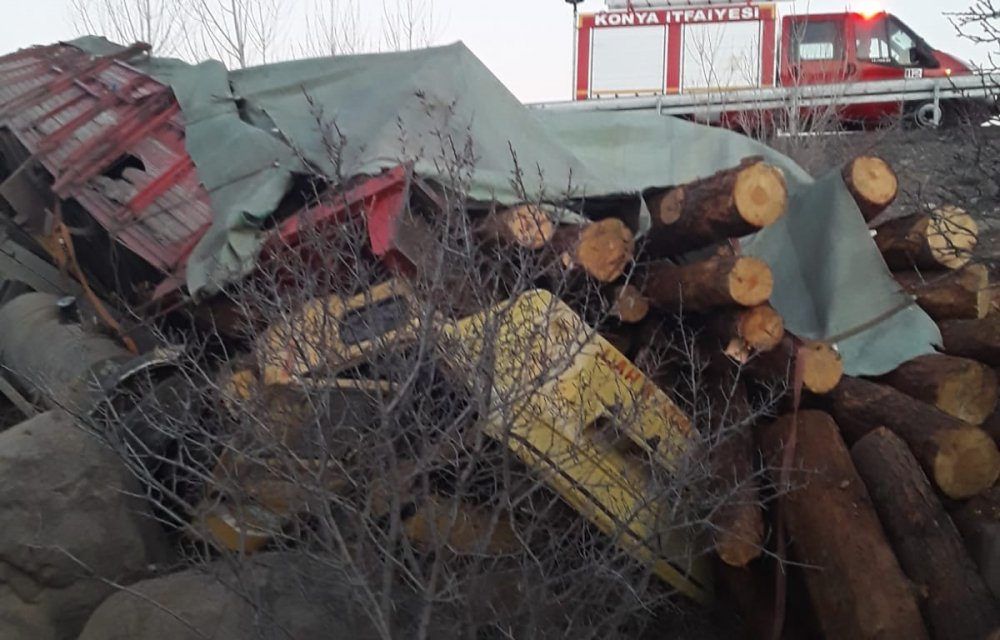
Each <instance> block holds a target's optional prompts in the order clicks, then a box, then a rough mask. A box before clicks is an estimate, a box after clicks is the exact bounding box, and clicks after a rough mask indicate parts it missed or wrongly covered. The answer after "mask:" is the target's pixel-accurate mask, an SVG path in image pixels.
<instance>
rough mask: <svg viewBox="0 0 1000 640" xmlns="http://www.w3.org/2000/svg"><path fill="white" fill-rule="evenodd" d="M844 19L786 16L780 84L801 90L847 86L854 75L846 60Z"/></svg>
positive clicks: (849, 62)
mask: <svg viewBox="0 0 1000 640" xmlns="http://www.w3.org/2000/svg"><path fill="white" fill-rule="evenodd" d="M846 27H847V20H846V18H845V16H843V15H826V16H788V17H786V18H785V19H784V25H783V29H782V40H783V42H782V49H783V50H784V51H785V52H786V55H785V60H784V63H785V64H783V65H782V78H781V81H782V84H783V85H785V86H793V87H794V86H801V85H811V84H830V83H838V82H846V81H848V80H850V79H852V78H853V77H854V75H855V74H856V73H857V65H855V64H854V63H852V62H851V61H850V60H849V56H848V50H847V46H846V45H847V38H846Z"/></svg>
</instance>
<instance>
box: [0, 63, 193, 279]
mask: <svg viewBox="0 0 1000 640" xmlns="http://www.w3.org/2000/svg"><path fill="white" fill-rule="evenodd" d="M147 50H148V46H147V45H143V44H138V45H133V46H132V47H129V48H128V49H125V50H124V51H122V52H120V53H118V54H115V55H111V56H104V57H94V56H91V55H90V54H88V53H86V52H84V51H82V50H80V49H78V48H76V47H73V46H70V45H67V44H59V45H52V46H46V47H34V48H30V49H24V50H21V51H18V52H16V53H13V54H10V55H8V56H4V57H2V58H0V127H3V128H7V129H9V130H10V131H11V133H13V134H14V136H15V137H17V139H18V140H19V141H20V142H21V144H23V145H24V146H25V148H26V149H27V150H28V152H29V153H31V154H32V157H33V159H35V160H37V161H38V162H40V163H41V165H42V166H44V167H45V169H46V170H47V171H48V172H49V173H50V174H51V175H52V177H53V180H54V182H53V185H52V189H53V191H54V192H55V193H56V194H57V195H58V196H60V197H62V198H73V199H75V200H76V201H77V202H79V203H80V204H81V205H82V206H83V207H84V208H85V209H86V210H87V212H88V213H90V215H92V216H93V217H94V219H95V220H97V222H98V223H100V224H101V225H102V226H104V227H105V228H106V229H107V230H108V232H109V234H110V235H111V236H112V237H113V238H115V239H116V240H117V241H118V242H120V243H121V244H122V245H124V246H125V247H127V248H128V249H130V250H131V251H133V252H134V253H135V254H137V255H138V256H140V257H141V258H143V259H144V260H145V261H147V262H148V263H149V264H150V265H152V266H154V267H156V268H157V269H159V270H160V271H161V272H162V273H163V274H164V276H166V280H167V281H170V282H171V283H173V285H174V288H176V287H178V286H180V285H181V284H182V282H183V279H182V278H179V277H177V276H179V275H180V274H182V273H183V270H184V264H185V262H186V260H187V257H188V255H189V254H190V252H191V250H192V248H193V247H194V246H195V244H197V241H198V239H199V238H201V236H202V235H204V233H205V231H207V229H208V227H209V226H210V225H211V222H212V211H211V206H210V204H209V195H208V192H207V191H206V190H205V189H204V187H203V186H202V185H201V183H200V182H199V180H198V176H197V172H196V171H195V170H194V164H193V162H192V161H191V158H190V156H188V154H187V151H186V149H185V146H184V119H183V115H182V114H181V112H180V109H179V107H178V104H177V101H176V100H175V98H174V96H173V93H172V91H171V90H170V88H169V87H168V86H167V85H165V84H163V83H161V82H159V81H157V80H156V79H154V78H152V77H151V76H149V75H147V74H144V73H142V72H141V71H139V70H138V69H136V68H134V67H132V66H130V65H128V64H126V63H125V62H123V60H127V59H130V58H132V57H133V56H135V55H136V54H139V53H143V52H145V51H147ZM112 170H114V173H113V174H112V173H111V171H112ZM166 293H168V291H161V294H166Z"/></svg>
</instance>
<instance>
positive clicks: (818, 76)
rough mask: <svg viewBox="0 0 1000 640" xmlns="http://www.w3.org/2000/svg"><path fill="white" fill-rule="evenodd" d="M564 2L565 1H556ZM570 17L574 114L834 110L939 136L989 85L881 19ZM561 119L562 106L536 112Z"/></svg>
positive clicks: (869, 15)
mask: <svg viewBox="0 0 1000 640" xmlns="http://www.w3.org/2000/svg"><path fill="white" fill-rule="evenodd" d="M567 1H570V2H572V0H567ZM606 4H607V10H605V11H601V12H598V13H588V14H580V15H579V16H578V17H577V36H576V47H575V49H576V51H575V74H574V100H573V102H575V103H576V104H575V105H573V106H574V107H575V108H584V109H636V108H656V109H658V110H659V111H660V112H662V113H665V114H670V115H679V116H685V117H692V118H696V119H699V120H705V121H709V122H716V123H722V124H732V123H736V122H746V121H747V117H748V114H756V115H758V116H759V114H762V113H771V114H774V113H775V112H776V111H778V110H781V111H782V112H783V113H785V114H787V113H789V112H790V111H791V112H794V113H795V114H796V119H800V117H802V116H805V117H809V116H810V115H814V114H815V113H816V112H817V111H818V110H820V109H823V110H824V111H827V110H829V108H830V107H831V106H835V107H836V110H837V115H838V119H839V121H842V122H850V123H860V124H871V123H874V122H879V121H883V120H884V119H886V118H895V117H898V116H899V115H901V114H902V115H905V116H907V118H908V121H909V122H910V123H912V124H916V125H918V126H922V127H932V126H938V125H940V124H942V123H943V122H945V121H946V120H948V117H949V116H950V115H952V114H953V113H957V112H958V111H959V109H958V107H961V108H962V109H961V110H962V111H965V112H968V111H970V107H972V106H975V107H976V108H977V111H978V112H979V113H980V115H982V111H981V110H982V108H983V107H985V108H987V109H989V110H990V112H991V113H993V111H994V109H995V105H996V96H997V94H998V93H1000V84H998V82H997V80H998V79H997V78H994V77H993V76H989V75H984V74H980V73H978V72H976V71H974V70H973V68H972V67H971V65H969V64H968V63H966V62H963V61H962V60H959V59H958V58H956V57H954V56H951V55H949V54H947V53H944V52H942V51H939V50H937V49H934V48H933V47H931V46H930V45H929V44H928V43H927V42H926V41H925V40H924V39H923V38H921V37H920V36H919V35H918V34H916V33H915V32H914V31H913V30H912V29H910V28H909V27H908V26H907V25H906V24H905V23H904V22H903V21H902V20H900V19H899V18H897V17H896V16H894V15H891V14H889V13H886V12H884V11H868V12H848V13H824V14H794V13H793V12H791V11H790V9H789V6H790V2H788V1H787V0H777V1H771V2H755V1H753V0H743V1H740V2H736V1H734V0H723V1H719V0H606ZM542 106H544V107H548V108H567V107H569V106H570V105H567V104H548V105H542Z"/></svg>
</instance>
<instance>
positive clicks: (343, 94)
mask: <svg viewBox="0 0 1000 640" xmlns="http://www.w3.org/2000/svg"><path fill="white" fill-rule="evenodd" d="M94 42H96V41H95V40H94V39H87V40H86V41H78V44H79V45H80V46H85V47H88V48H91V49H92V50H96V48H97V47H96V45H95V44H94ZM106 45H107V43H104V44H102V45H101V46H106ZM102 52H104V51H102ZM142 64H145V65H146V66H147V69H148V70H149V71H150V72H151V73H153V74H154V75H157V76H158V77H160V78H162V79H164V80H165V81H167V82H169V83H170V84H171V85H172V87H173V89H174V92H175V94H176V96H177V98H178V100H179V102H180V105H181V108H182V111H183V113H184V117H185V121H186V123H187V147H188V152H189V153H190V155H191V157H192V159H193V160H194V163H195V165H196V167H197V169H198V174H199V176H200V178H201V180H202V182H203V183H204V185H205V187H206V188H207V189H208V191H209V193H210V194H211V199H212V206H213V209H214V212H215V220H214V224H213V226H212V228H211V230H210V231H209V232H208V234H207V235H206V236H205V237H204V238H203V239H202V241H201V242H200V244H199V245H198V246H197V248H196V250H195V252H194V254H193V255H192V257H191V260H190V262H189V264H188V269H187V274H188V286H189V289H190V290H191V292H192V293H194V294H196V295H197V294H201V295H204V294H209V293H212V292H214V291H217V290H218V289H219V288H220V287H221V286H223V285H224V284H225V283H226V282H227V281H230V280H231V279H233V278H237V277H240V276H242V275H243V274H245V273H247V272H248V271H249V270H250V269H252V267H253V265H254V262H255V258H256V255H257V250H258V248H259V245H260V240H261V232H260V228H261V225H262V224H263V223H264V222H265V221H266V220H267V218H268V217H269V216H270V215H271V213H272V212H273V211H274V209H275V207H276V205H277V204H278V202H279V200H280V199H281V198H282V196H283V195H284V194H285V192H286V190H287V189H288V188H289V186H290V184H291V181H292V179H293V176H294V175H295V174H301V173H314V172H317V171H318V172H320V173H323V174H326V175H328V176H334V175H359V174H370V173H377V172H378V171H380V170H381V169H383V168H386V167H391V166H395V165H397V164H399V163H400V162H401V161H413V162H415V168H416V171H417V172H418V173H419V174H421V175H422V176H424V177H426V178H429V179H432V180H440V181H442V182H448V176H447V175H446V173H447V169H446V168H445V167H443V164H442V160H443V159H445V158H446V157H447V156H448V155H449V154H451V153H452V149H453V148H454V149H458V150H460V152H461V155H463V156H464V155H466V146H465V145H466V143H468V144H469V146H468V148H467V152H468V154H469V157H471V158H473V159H474V163H473V165H472V166H473V167H474V169H473V172H472V183H471V193H470V196H471V197H472V198H475V199H483V200H487V199H491V198H492V199H496V200H498V201H499V202H501V203H511V204H512V203H516V202H518V201H520V200H521V199H522V198H521V197H520V196H519V195H518V194H519V191H518V189H517V188H515V186H514V181H513V180H512V178H513V177H514V174H515V162H514V157H515V156H516V159H517V166H519V167H520V168H521V183H522V184H523V187H524V189H525V190H526V192H527V193H528V194H531V195H532V196H535V197H537V196H538V195H539V194H543V195H548V196H550V197H553V198H558V197H560V196H562V195H563V194H565V193H566V190H567V186H568V185H572V188H573V190H574V194H575V195H577V196H581V195H586V196H589V197H597V196H611V195H625V196H630V197H633V198H635V201H636V203H637V208H638V209H639V210H640V211H641V206H640V205H638V203H639V202H640V201H641V199H640V198H639V197H638V194H639V193H640V192H641V191H642V190H643V189H646V188H648V187H652V186H667V185H672V184H679V183H683V182H687V181H690V180H692V179H695V178H698V177H702V176H706V175H710V174H712V173H714V172H715V171H717V170H719V169H722V168H725V167H730V166H733V165H735V164H737V163H738V162H739V161H740V160H741V159H742V158H744V157H746V156H748V155H761V156H764V157H765V158H766V159H767V160H768V161H769V162H771V163H773V164H775V165H777V166H779V167H781V168H782V169H783V170H784V172H785V175H786V178H787V180H788V185H789V190H790V197H791V200H790V206H789V210H788V213H787V214H786V216H785V217H784V218H783V219H782V220H781V221H780V222H779V223H778V224H776V225H774V226H772V227H769V228H767V229H765V230H763V231H761V232H759V233H757V234H755V235H754V236H752V237H750V238H746V239H744V241H743V245H742V247H743V250H744V252H745V253H747V254H749V255H755V256H759V257H761V258H763V259H764V260H766V261H767V262H768V264H769V265H770V266H771V268H772V270H773V271H774V276H775V292H774V295H773V298H772V304H773V305H774V307H775V308H776V309H777V310H778V311H779V312H780V313H781V315H782V316H783V317H784V319H785V323H786V327H787V328H788V330H789V331H791V332H793V333H795V334H796V335H798V336H800V337H804V338H815V339H830V338H835V337H838V336H846V337H844V339H842V340H840V341H838V342H837V345H836V346H837V348H838V349H839V350H840V352H841V354H842V356H843V358H844V363H845V369H846V371H847V372H848V373H850V374H881V373H885V372H887V371H889V370H891V369H893V368H895V367H896V366H898V365H899V364H900V363H901V362H904V361H906V360H908V359H910V358H913V357H915V356H918V355H922V354H925V353H929V352H931V351H932V350H933V349H932V345H934V344H937V343H939V342H940V335H939V333H938V330H937V327H936V326H935V324H934V323H933V322H932V321H931V319H930V318H929V317H928V316H927V315H926V314H924V313H923V312H922V311H921V310H920V309H919V308H917V307H915V306H909V307H908V308H905V309H903V310H901V311H898V312H895V313H893V311H894V310H896V309H898V308H900V307H901V306H902V303H904V302H905V301H906V299H907V298H906V297H905V295H904V294H903V293H901V292H900V291H899V289H898V287H897V286H896V285H895V283H894V281H893V279H892V278H891V276H890V274H889V272H888V270H887V269H886V267H885V264H884V263H883V261H882V258H881V256H880V255H879V253H878V251H877V249H876V248H875V246H874V243H873V242H872V241H871V237H870V234H869V231H868V229H867V227H866V224H865V222H864V221H863V219H862V217H861V214H860V212H859V211H858V209H857V207H856V205H855V204H854V202H853V200H852V198H851V196H850V194H849V193H848V192H847V191H846V188H845V187H844V185H843V183H842V180H841V179H840V177H839V171H832V172H831V173H829V174H828V175H825V176H821V177H820V178H818V179H813V178H812V177H810V176H809V175H808V174H807V173H806V172H804V171H803V170H802V169H801V168H800V167H798V166H797V165H796V164H795V163H794V162H792V161H791V160H790V159H789V158H787V157H785V156H783V155H781V154H779V153H777V152H775V151H773V150H772V149H770V148H768V147H766V146H764V145H762V144H759V143H756V142H754V141H752V140H750V139H749V138H746V137H745V136H742V135H739V134H736V133H732V132H728V131H724V130H721V129H716V128H709V127H705V126H700V125H695V124H692V123H689V122H685V121H682V120H679V119H675V118H670V117H663V116H660V115H658V114H656V113H654V112H587V111H581V112H575V111H574V112H560V111H548V110H536V109H530V108H527V107H525V106H524V105H522V104H521V103H520V102H518V100H517V99H516V98H515V97H514V96H513V95H512V94H511V93H510V92H509V91H508V90H507V89H506V88H505V87H504V86H503V85H502V84H501V83H500V82H499V81H498V80H497V79H496V78H495V77H494V76H493V74H492V73H490V71H489V70H488V69H487V68H486V67H485V66H484V65H483V64H482V63H481V62H480V61H479V60H478V59H477V58H476V57H475V56H474V55H473V54H472V53H471V52H470V51H469V50H468V49H467V48H466V47H465V46H464V45H462V44H460V43H459V44H454V45H450V46H445V47H438V48H431V49H425V50H420V51H412V52H405V53H388V54H373V55H360V56H340V57H335V58H324V59H311V60H300V61H293V62H283V63H279V64H272V65H267V66H263V67H256V68H250V69H243V70H239V71H228V70H226V69H225V68H224V66H223V65H222V64H220V63H218V62H205V63H202V64H198V65H187V64H185V63H182V62H178V61H174V60H158V59H153V60H150V61H147V62H144V63H142ZM525 72H526V73H530V72H531V71H530V69H526V70H525ZM331 139H333V140H335V141H336V140H339V141H340V142H335V147H336V152H335V153H334V152H332V149H331ZM647 219H648V217H642V216H640V221H639V226H640V228H639V229H638V230H639V231H640V232H641V231H642V228H641V227H642V223H643V222H644V221H645V220H647ZM883 316H884V317H883ZM873 320H878V321H877V322H873ZM869 324H871V325H872V326H868V325H869ZM859 327H865V328H864V330H861V331H860V332H855V330H856V329H857V328H859Z"/></svg>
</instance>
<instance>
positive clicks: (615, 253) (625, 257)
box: [551, 218, 635, 282]
mask: <svg viewBox="0 0 1000 640" xmlns="http://www.w3.org/2000/svg"><path fill="white" fill-rule="evenodd" d="M551 245H552V247H553V249H554V250H555V251H556V252H557V253H558V255H559V256H560V260H561V262H562V264H563V266H564V267H565V268H566V269H569V270H580V271H583V272H585V273H586V274H588V275H589V276H590V277H592V278H594V279H595V280H597V281H599V282H614V281H615V280H617V279H618V278H620V277H621V276H622V275H623V274H624V273H625V269H626V268H627V267H628V265H629V263H630V262H632V258H633V257H634V255H635V237H634V236H633V234H632V231H631V229H629V228H628V227H627V226H626V225H625V223H624V222H622V221H621V220H619V219H618V218H605V219H604V220H598V221H597V222H590V223H587V224H584V225H563V226H561V227H559V228H558V229H556V231H555V234H554V236H553V238H552V242H551Z"/></svg>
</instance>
